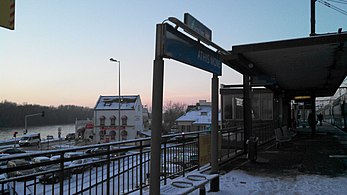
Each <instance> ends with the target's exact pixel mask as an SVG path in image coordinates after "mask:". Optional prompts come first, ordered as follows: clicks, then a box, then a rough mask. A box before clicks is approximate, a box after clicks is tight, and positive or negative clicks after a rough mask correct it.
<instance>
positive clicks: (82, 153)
mask: <svg viewBox="0 0 347 195" xmlns="http://www.w3.org/2000/svg"><path fill="white" fill-rule="evenodd" d="M83 155H85V153H84V152H67V153H65V154H64V158H73V157H78V156H83Z"/></svg>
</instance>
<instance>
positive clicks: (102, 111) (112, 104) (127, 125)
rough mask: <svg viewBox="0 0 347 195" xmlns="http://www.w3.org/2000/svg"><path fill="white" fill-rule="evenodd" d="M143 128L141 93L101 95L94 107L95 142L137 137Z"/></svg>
mask: <svg viewBox="0 0 347 195" xmlns="http://www.w3.org/2000/svg"><path fill="white" fill-rule="evenodd" d="M119 100H120V102H119ZM119 111H120V112H119ZM119 113H120V114H119ZM119 115H120V116H119ZM143 129H144V120H143V107H142V103H141V98H140V96H139V95H134V96H120V98H119V96H100V97H99V99H98V102H97V103H96V105H95V108H94V131H95V143H108V142H114V141H119V140H121V141H122V140H130V139H135V138H137V135H138V132H141V131H143Z"/></svg>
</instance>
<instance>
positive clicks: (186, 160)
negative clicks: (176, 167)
mask: <svg viewBox="0 0 347 195" xmlns="http://www.w3.org/2000/svg"><path fill="white" fill-rule="evenodd" d="M171 162H172V163H174V164H180V165H182V166H185V167H191V166H195V165H198V164H199V155H198V154H184V153H179V154H178V156H175V157H174V158H173V160H172V161H171Z"/></svg>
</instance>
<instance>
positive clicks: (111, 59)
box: [110, 58, 119, 62]
mask: <svg viewBox="0 0 347 195" xmlns="http://www.w3.org/2000/svg"><path fill="white" fill-rule="evenodd" d="M110 61H111V62H119V61H118V60H115V59H113V58H110Z"/></svg>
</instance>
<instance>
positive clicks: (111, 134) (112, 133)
mask: <svg viewBox="0 0 347 195" xmlns="http://www.w3.org/2000/svg"><path fill="white" fill-rule="evenodd" d="M110 136H111V140H115V139H116V132H115V131H111V132H110Z"/></svg>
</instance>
